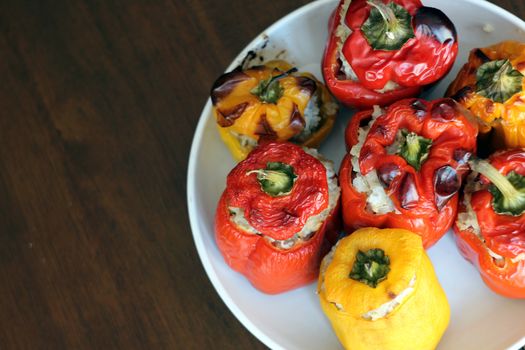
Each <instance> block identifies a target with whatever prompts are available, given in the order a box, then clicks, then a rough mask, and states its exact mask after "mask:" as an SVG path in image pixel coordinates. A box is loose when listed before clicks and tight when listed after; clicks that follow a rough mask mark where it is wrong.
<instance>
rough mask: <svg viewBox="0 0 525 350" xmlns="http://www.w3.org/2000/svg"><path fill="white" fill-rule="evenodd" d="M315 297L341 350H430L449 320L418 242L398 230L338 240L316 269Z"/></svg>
mask: <svg viewBox="0 0 525 350" xmlns="http://www.w3.org/2000/svg"><path fill="white" fill-rule="evenodd" d="M318 294H319V299H320V301H321V307H322V309H323V311H324V313H325V314H326V316H327V317H328V319H329V320H330V322H331V323H332V327H333V329H334V331H335V333H336V335H337V337H338V338H339V341H340V342H341V343H342V344H343V346H344V347H345V348H346V349H352V350H360V349H363V350H364V349H366V350H370V349H381V350H396V349H402V350H410V349H414V350H426V349H434V348H435V347H436V346H437V344H438V342H439V340H440V339H441V336H442V335H443V333H444V332H445V329H446V328H447V326H448V322H449V319H450V307H449V305H448V301H447V298H446V296H445V293H444V291H443V289H442V288H441V286H440V284H439V282H438V280H437V278H436V275H435V273H434V269H433V267H432V263H431V262H430V259H429V258H428V256H427V255H426V253H425V251H424V249H423V244H422V241H421V237H420V236H419V235H417V234H415V233H412V232H410V231H407V230H403V229H377V228H363V229H359V230H357V231H355V232H354V233H352V234H351V235H349V236H347V237H345V238H343V239H341V240H340V241H339V242H338V243H337V245H336V246H335V247H334V248H333V249H332V251H331V252H330V253H329V254H328V255H327V256H326V257H325V258H324V260H323V262H322V264H321V273H320V275H319V282H318Z"/></svg>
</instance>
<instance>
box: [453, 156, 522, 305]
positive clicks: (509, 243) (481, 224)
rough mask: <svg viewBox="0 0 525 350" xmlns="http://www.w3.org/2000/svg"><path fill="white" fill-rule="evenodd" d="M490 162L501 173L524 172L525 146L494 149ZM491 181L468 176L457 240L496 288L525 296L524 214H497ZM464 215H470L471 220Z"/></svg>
mask: <svg viewBox="0 0 525 350" xmlns="http://www.w3.org/2000/svg"><path fill="white" fill-rule="evenodd" d="M489 162H490V164H491V165H492V166H493V167H494V168H495V169H496V170H497V171H499V172H500V173H501V174H502V175H508V174H510V173H511V172H515V173H517V174H518V175H521V176H525V150H523V149H512V150H507V151H503V152H498V153H495V154H493V155H492V156H491V157H490V158H489ZM474 175H475V174H474ZM490 183H491V182H490V181H489V180H488V179H487V178H486V177H485V176H480V177H479V178H478V177H474V176H470V177H469V182H468V183H467V185H466V187H465V194H464V198H463V200H462V201H461V203H460V206H459V211H458V219H457V220H456V222H455V224H454V233H455V235H454V236H455V239H456V243H457V245H458V248H459V250H460V252H461V254H462V255H463V256H464V257H465V258H466V259H467V260H468V261H470V262H471V263H472V264H473V265H475V266H476V267H477V268H478V270H479V272H480V274H481V277H482V279H483V281H484V282H485V283H486V284H487V285H488V286H489V287H490V288H491V289H492V290H493V291H494V292H496V293H498V294H501V295H503V296H506V297H511V298H525V214H523V213H522V214H521V215H505V214H498V213H497V212H496V211H495V210H494V203H493V201H494V196H493V195H492V193H491V191H490V186H489V185H490ZM463 217H470V218H471V219H470V222H464V221H462V218H463ZM472 221H473V222H472Z"/></svg>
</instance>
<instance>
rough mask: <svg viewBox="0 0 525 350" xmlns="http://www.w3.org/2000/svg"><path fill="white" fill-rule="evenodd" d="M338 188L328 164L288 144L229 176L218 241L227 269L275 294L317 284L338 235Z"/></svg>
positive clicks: (259, 151)
mask: <svg viewBox="0 0 525 350" xmlns="http://www.w3.org/2000/svg"><path fill="white" fill-rule="evenodd" d="M338 202H339V187H338V186H337V179H336V176H335V173H334V169H333V165H332V163H331V162H330V161H328V160H326V159H324V158H322V157H321V156H319V155H318V154H317V152H316V151H315V150H307V149H305V150H303V149H302V148H301V147H300V146H297V145H294V144H291V143H276V142H270V143H264V144H262V145H260V146H259V147H257V148H256V149H255V150H254V151H252V152H251V153H250V154H249V155H248V158H246V159H245V160H244V161H242V162H240V163H239V164H238V165H237V166H236V167H235V168H234V169H233V170H232V171H231V172H230V174H229V175H228V178H227V184H226V190H225V191H224V193H223V194H222V196H221V198H220V201H219V204H218V207H217V212H216V215H215V237H216V241H217V245H218V247H219V250H220V251H221V253H222V255H223V257H224V259H225V260H226V262H227V263H228V265H229V266H230V267H232V268H233V269H234V270H236V271H238V272H240V273H242V274H243V275H245V276H246V277H247V278H248V280H250V282H251V283H252V284H253V285H254V286H255V287H256V288H257V289H259V290H261V291H263V292H265V293H270V294H275V293H281V292H284V291H287V290H290V289H293V288H297V287H300V286H303V285H305V284H307V283H310V282H312V281H314V280H315V279H316V278H317V275H318V272H319V264H320V261H321V258H322V257H323V256H324V254H325V253H326V252H327V250H328V249H329V247H330V244H329V242H328V240H327V238H326V237H325V236H326V235H328V236H330V237H335V236H336V235H337V230H338V227H337V226H338V225H337V222H338V220H337V216H338V214H337V210H338Z"/></svg>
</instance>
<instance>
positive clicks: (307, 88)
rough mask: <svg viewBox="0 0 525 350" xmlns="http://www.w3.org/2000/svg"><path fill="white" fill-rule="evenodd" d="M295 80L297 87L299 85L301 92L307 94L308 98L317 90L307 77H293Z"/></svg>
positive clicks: (312, 81) (313, 82) (315, 85)
mask: <svg viewBox="0 0 525 350" xmlns="http://www.w3.org/2000/svg"><path fill="white" fill-rule="evenodd" d="M295 80H296V81H297V85H299V87H300V88H301V90H302V91H304V92H306V93H308V94H309V95H310V96H312V95H313V94H314V92H315V90H317V84H316V83H315V81H314V80H312V79H310V78H308V77H295Z"/></svg>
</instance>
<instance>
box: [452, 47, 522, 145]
mask: <svg viewBox="0 0 525 350" xmlns="http://www.w3.org/2000/svg"><path fill="white" fill-rule="evenodd" d="M506 60H508V63H510V66H511V71H513V72H514V73H513V74H511V78H512V79H516V78H517V81H515V84H517V85H518V86H515V84H508V83H505V81H506V80H508V79H506V78H505V77H503V78H502V77H501V76H499V77H498V76H496V75H494V77H495V78H496V80H497V81H495V83H498V84H496V85H495V86H494V87H493V89H500V90H502V91H503V92H507V93H510V97H509V98H508V99H506V101H504V102H502V101H499V102H498V101H496V100H494V99H493V98H491V96H490V95H488V97H487V96H486V95H487V94H486V93H483V91H485V89H483V90H482V89H481V87H480V86H478V83H479V82H478V78H479V76H478V75H479V70H480V67H482V66H483V65H486V64H487V63H490V62H496V61H506ZM518 72H519V73H518ZM518 74H521V75H522V76H523V75H525V43H520V42H517V41H502V42H500V43H498V44H495V45H492V46H488V47H484V48H476V49H473V50H472V51H471V52H470V55H469V59H468V61H467V63H465V65H464V66H463V67H462V68H461V70H460V71H459V73H458V75H457V77H456V79H455V80H454V81H453V82H452V83H451V84H450V86H449V87H448V90H447V92H446V96H449V97H452V98H454V99H456V100H457V101H458V102H460V103H461V104H462V105H464V106H465V107H466V108H468V109H469V110H470V111H471V112H472V113H473V114H474V115H475V116H476V117H477V118H479V124H480V134H481V136H483V135H485V136H486V137H487V138H490V140H489V142H486V143H487V144H491V145H493V148H494V149H493V150H497V149H505V148H514V147H524V146H525V79H523V78H521V83H520V77H519V75H518ZM516 75H518V76H517V77H516ZM512 76H513V77H512ZM491 77H493V76H490V77H489V78H491ZM506 90H507V91H506ZM508 90H510V91H508ZM492 130H493V131H494V132H493V133H491V134H489V132H490V131H492ZM493 150H492V151H493Z"/></svg>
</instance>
